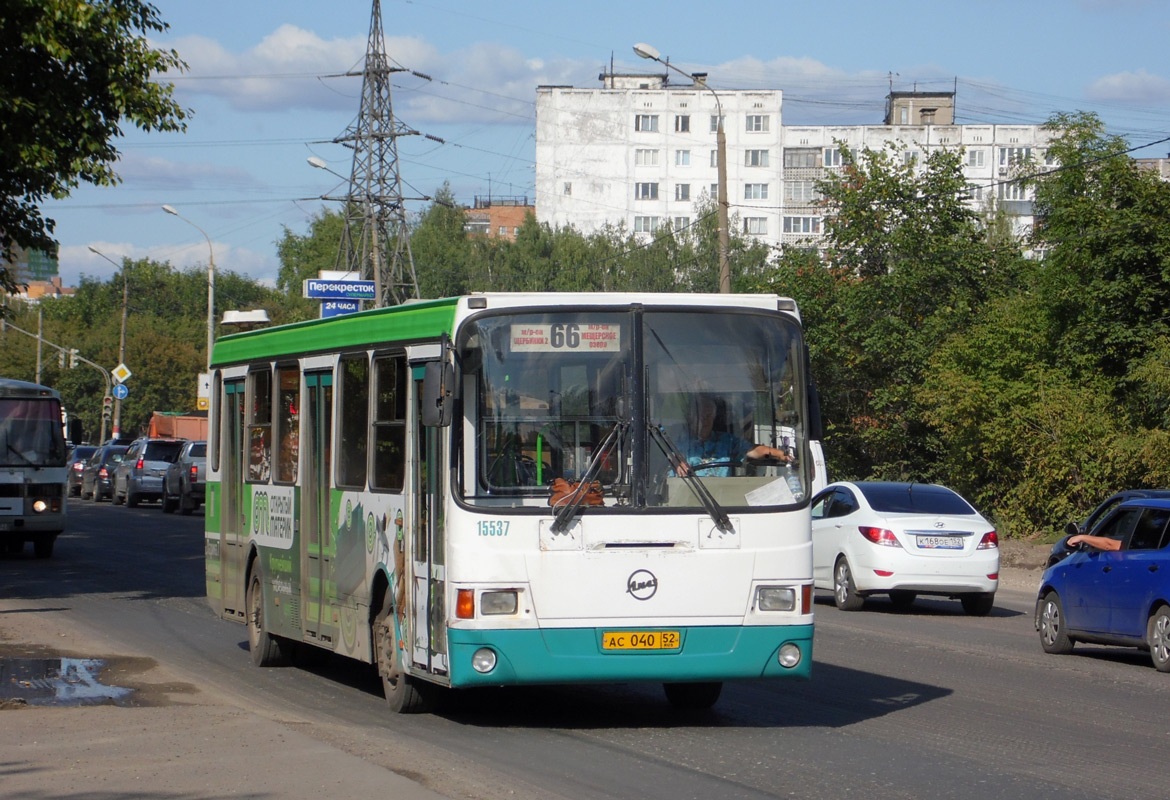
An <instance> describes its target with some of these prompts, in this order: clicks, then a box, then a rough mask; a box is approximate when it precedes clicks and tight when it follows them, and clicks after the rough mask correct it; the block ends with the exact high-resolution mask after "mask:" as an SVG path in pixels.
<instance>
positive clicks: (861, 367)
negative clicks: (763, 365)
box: [772, 145, 1018, 479]
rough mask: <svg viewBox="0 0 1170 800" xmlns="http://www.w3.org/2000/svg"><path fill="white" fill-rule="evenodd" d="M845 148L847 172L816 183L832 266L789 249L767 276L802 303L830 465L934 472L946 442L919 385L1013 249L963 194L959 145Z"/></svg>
mask: <svg viewBox="0 0 1170 800" xmlns="http://www.w3.org/2000/svg"><path fill="white" fill-rule="evenodd" d="M841 150H842V155H843V161H844V165H843V169H842V171H841V173H840V174H838V175H834V176H832V177H831V178H830V179H829V180H827V181H824V182H822V183H821V184H820V186H819V190H820V192H821V195H822V197H823V203H824V206H825V212H826V221H825V233H826V239H827V244H828V247H827V249H826V253H825V256H824V258H825V262H826V264H827V266H823V265H818V263H817V261H818V259H817V258H816V257H815V256H814V255H812V254H810V253H807V252H801V251H793V250H789V251H786V252H785V253H784V254H783V255H782V256H781V258H780V260H779V267H778V269H777V271H776V272H775V273H774V276H773V280H772V288H773V290H774V291H777V292H779V293H781V294H788V295H791V296H793V297H794V298H795V299H796V300H797V301H798V303H799V304H800V306H801V308H802V310H803V312H804V314H805V317H804V319H805V323H806V328H807V330H808V338H809V341H810V342H812V343H813V345H812V346H811V347H810V351H811V356H812V363H813V372H814V374H815V375H816V376H817V381H818V386H819V388H820V393H821V406H822V411H823V415H824V421H825V427H826V442H825V445H826V449H827V451H828V453H829V455H830V456H831V457H832V458H833V460H834V461H833V463H834V468H835V472H836V473H837V474H840V475H846V476H851V477H882V478H892V479H904V478H914V479H924V478H931V477H933V476H934V474H935V470H936V463H937V460H938V457H939V453H940V451H941V450H942V448H943V445H942V443H941V442H940V441H939V440H938V437H937V433H936V431H935V430H934V428H933V427H932V426H931V424H930V423H929V421H928V419H927V417H926V415H925V409H924V408H923V407H922V406H921V405H920V403H919V400H918V398H917V396H916V389H917V387H918V385H919V384H920V383H921V381H922V378H923V371H924V369H925V368H926V365H927V364H928V362H929V360H930V357H931V355H932V354H933V352H934V351H935V349H936V348H937V347H938V346H939V345H940V344H941V343H942V342H943V341H945V339H946V338H947V337H948V336H950V335H951V334H952V333H953V332H954V331H955V330H961V329H963V328H965V327H966V326H967V325H969V324H970V323H971V321H972V320H973V319H974V318H975V316H976V314H977V313H978V310H979V309H980V308H981V307H982V306H983V304H984V303H985V302H986V301H987V299H988V298H989V297H990V296H991V295H992V294H993V293H994V292H995V291H996V287H997V285H998V282H999V281H1001V278H1000V274H1001V273H1004V272H1010V271H1012V270H1013V269H1014V268H1015V267H1014V261H1015V259H1017V258H1018V253H1015V252H1009V251H1004V250H999V251H997V250H996V249H995V248H993V247H992V246H991V244H990V242H989V239H988V237H987V236H986V235H985V232H984V229H983V227H982V225H981V224H980V220H979V217H978V215H977V214H976V212H975V211H974V210H973V209H971V208H970V207H968V206H967V204H966V203H965V202H964V201H963V198H964V195H965V190H966V181H965V179H964V176H963V170H962V154H961V151H953V150H935V151H932V152H930V153H929V154H928V155H927V156H926V157H925V159H924V161H923V162H922V163H921V164H920V165H916V164H915V163H914V162H913V160H912V159H911V158H909V157H908V156H907V155H906V153H907V152H908V151H907V150H906V148H905V147H904V146H900V145H898V146H889V147H887V148H885V149H883V150H878V151H871V150H863V151H860V152H854V151H852V150H850V149H849V148H847V147H844V146H842V147H841Z"/></svg>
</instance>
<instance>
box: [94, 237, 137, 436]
mask: <svg viewBox="0 0 1170 800" xmlns="http://www.w3.org/2000/svg"><path fill="white" fill-rule="evenodd" d="M89 251H90V252H91V253H95V254H96V255H99V256H101V257H102V258H104V259H105V260H106V261H109V262H110V263H111V264H113V265H114V266H115V267H116V266H118V262H116V261H114V259H112V258H110V257H109V256H107V255H106V254H105V253H103V252H102V251H101V250H98V249H97V248H96V247H94V246H93V245H92V244H91V245H90V246H89ZM121 268H122V335H121V338H120V340H119V342H118V364H119V365H121V364H125V363H126V308H127V306H128V301H129V297H130V278H129V276H128V275H127V273H126V262H125V261H124V260H123V262H122V265H121ZM113 427H114V430H113V434H114V437H115V438H117V436H118V434H120V433H121V432H122V399H121V398H119V397H115V398H114V426H113Z"/></svg>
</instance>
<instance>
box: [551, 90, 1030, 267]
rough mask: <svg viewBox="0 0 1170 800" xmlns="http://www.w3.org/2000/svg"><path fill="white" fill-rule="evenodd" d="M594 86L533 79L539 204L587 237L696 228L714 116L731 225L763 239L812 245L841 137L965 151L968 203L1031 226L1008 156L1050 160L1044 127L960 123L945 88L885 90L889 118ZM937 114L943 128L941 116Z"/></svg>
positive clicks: (749, 94) (712, 190) (867, 144)
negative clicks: (837, 121)
mask: <svg viewBox="0 0 1170 800" xmlns="http://www.w3.org/2000/svg"><path fill="white" fill-rule="evenodd" d="M600 78H601V81H602V84H603V85H602V87H601V88H597V89H580V88H574V87H565V86H541V87H538V89H537V100H536V213H537V218H538V219H539V220H540V221H541V222H546V223H548V224H550V225H552V226H554V227H566V226H570V225H571V226H572V227H574V228H576V229H577V230H579V231H581V232H583V233H592V232H594V231H597V230H599V229H601V228H602V227H604V226H605V225H607V224H608V225H618V224H621V223H624V224H625V226H626V228H627V230H630V231H633V232H635V233H638V234H647V235H648V234H652V233H654V232H656V231H658V230H660V229H661V228H662V227H663V226H664V225H665V224H666V223H667V222H669V223H670V224H672V225H673V226H674V228H675V229H676V230H678V229H680V228H683V227H686V226H688V225H690V224H692V223H693V222H694V221H695V219H696V217H697V211H696V202H697V201H698V200H700V199H701V198H703V196H704V195H706V197H707V198H709V199H711V200H713V199H714V198H715V197H716V196H717V178H718V176H717V169H716V161H715V120H716V115H717V111H716V109H717V103H718V104H719V105H721V106H722V110H723V118H724V130H725V134H726V137H727V181H728V192H727V196H728V201H729V203H730V205H731V215H732V223H731V224H732V227H733V229H735V230H736V231H737V232H738V233H740V234H744V235H747V236H754V237H759V238H760V240H761V241H763V242H765V243H767V244H769V245H773V246H776V245H782V244H791V245H803V246H808V245H811V244H815V242H816V241H817V240H818V239H819V238H820V237H821V236H822V232H823V211H822V210H821V209H820V208H818V207H817V205H816V196H815V189H814V187H815V182H816V181H817V180H820V179H823V178H824V177H825V176H826V175H827V174H828V171H830V170H833V169H835V168H838V167H839V166H840V164H841V156H840V152H839V151H838V149H837V142H844V143H846V144H847V145H848V146H849V147H850V148H851V149H854V150H860V149H863V148H869V149H880V148H883V147H884V146H885V145H886V143H888V142H896V141H901V142H903V143H905V144H906V145H907V147H908V150H907V152H906V154H905V157H906V158H911V159H913V158H917V157H919V156H921V155H922V154H924V153H925V152H927V151H929V150H930V149H932V148H939V147H949V148H958V147H963V148H964V149H965V156H964V163H965V165H966V166H965V171H966V175H967V178H968V183H969V185H970V186H971V195H970V200H969V202H971V203H972V204H974V205H977V206H979V207H981V208H982V207H984V206H986V204H987V201H988V199H989V198H992V197H994V198H996V200H997V201H999V202H1002V204H1003V205H1002V208H1004V209H1005V210H1007V211H1008V212H1009V213H1011V214H1013V215H1015V217H1016V228H1017V230H1018V231H1023V230H1025V229H1027V228H1028V227H1030V225H1031V222H1032V219H1031V211H1032V207H1031V201H1030V199H1029V197H1028V196H1027V195H1025V194H1024V193H1023V191H1022V190H1021V189H1020V187H1019V186H1018V184H1015V183H1012V182H1011V181H1010V180H1009V179H1010V177H1011V176H1012V174H1013V173H1012V165H1013V163H1014V162H1015V161H1017V160H1019V159H1022V158H1026V157H1031V158H1032V159H1033V160H1034V161H1035V162H1036V163H1037V164H1039V165H1043V164H1044V163H1045V145H1046V144H1047V142H1048V140H1049V136H1050V134H1049V133H1048V132H1047V131H1043V130H1041V129H1040V126H1037V125H954V124H950V122H951V120H952V118H953V95H947V94H938V93H935V94H930V95H926V94H923V95H915V94H914V93H907V92H898V93H891V95H890V98H888V100H889V104H888V106H887V123H889V122H891V121H892V120H895V119H897V120H903V119H905V120H907V122H911V121H913V122H919V123H924V124H898V125H894V124H883V125H849V126H784V125H782V124H781V100H782V93H781V92H780V91H778V90H774V91H719V92H718V100H717V99H716V93H715V92H714V91H713V90H712V89H710V88H709V87H707V85H706V83H705V78H706V76H705V75H703V74H701V73H700V74H696V75H695V76H694V82H693V83H690V84H685V85H673V84H668V82H667V80H666V79H667V76H665V75H661V74H660V75H614V74H608V73H605V74H602V75H601V76H600ZM940 123H945V124H940Z"/></svg>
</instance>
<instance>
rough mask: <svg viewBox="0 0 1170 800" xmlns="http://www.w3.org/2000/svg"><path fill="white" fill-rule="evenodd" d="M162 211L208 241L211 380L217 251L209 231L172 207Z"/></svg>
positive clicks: (209, 371) (208, 327)
mask: <svg viewBox="0 0 1170 800" xmlns="http://www.w3.org/2000/svg"><path fill="white" fill-rule="evenodd" d="M162 210H163V211H165V212H167V213H168V214H172V215H174V216H176V217H178V218H179V219H181V220H183V222H186V223H187V224H188V225H190V226H191V227H192V228H194V229H195V230H197V231H199V232H200V233H202V234H203V238H204V239H206V240H207V254H208V255H207V377H208V379H210V378H211V347H212V345H214V344H215V250H214V249H212V247H211V237H210V236H208V235H207V231H205V230H203V229H202V228H200V227H199V226H198V225H196V224H195V223H194V222H192V221H191V220H189V219H187V218H186V217H184V216H183V215H182V214H180V213H179V212H178V211H175V209H174V208H173V207H171V206H163V207H162Z"/></svg>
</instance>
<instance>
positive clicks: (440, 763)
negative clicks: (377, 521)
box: [0, 501, 1170, 800]
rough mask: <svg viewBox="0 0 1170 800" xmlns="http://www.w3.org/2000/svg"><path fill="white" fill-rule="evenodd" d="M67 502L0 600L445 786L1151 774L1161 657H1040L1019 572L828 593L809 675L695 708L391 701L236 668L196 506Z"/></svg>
mask: <svg viewBox="0 0 1170 800" xmlns="http://www.w3.org/2000/svg"><path fill="white" fill-rule="evenodd" d="M70 513H71V523H70V530H69V531H68V532H67V533H66V534H65V535H63V536H62V537H61V538H60V539H59V540H58V543H57V549H56V553H55V555H54V557H53V558H52V559H50V560H38V559H35V558H33V556H32V554H31V550H30V551H29V552H27V553H26V554H24V555H23V556H20V557H17V558H11V557H4V558H0V601H3V603H4V604H6V606H7V608H8V610H10V611H13V610H38V611H52V612H53V613H60V614H64V615H67V617H68V619H69V620H70V621H71V623H73V624H76V625H80V626H82V627H84V628H85V629H86V630H89V631H92V632H93V634H94V636H95V639H97V640H100V641H101V642H102V643H103V646H104V648H105V649H106V650H107V651H109V650H110V649H111V648H113V649H116V650H119V651H124V652H126V653H133V654H136V655H145V656H148V657H150V658H153V659H155V660H157V661H158V662H159V663H160V664H162V665H164V666H166V667H167V668H168V669H169V670H171V672H172V673H173V674H176V675H179V676H181V677H182V679H183V680H184V681H186V682H189V683H190V685H191V686H192V687H194V690H195V691H201V692H208V693H213V694H215V695H216V696H219V697H222V698H224V700H225V702H227V703H230V704H232V705H234V706H237V707H240V708H246V709H249V710H252V711H255V712H256V713H258V714H262V715H265V716H267V717H269V718H272V719H275V720H278V721H280V722H281V723H282V724H284V725H286V726H288V727H289V729H290V730H291V729H293V728H295V729H296V730H297V731H299V732H308V733H309V734H310V735H312V736H314V737H316V738H317V739H319V740H320V741H322V742H325V743H327V744H328V745H329V746H331V747H333V748H335V749H336V750H337V751H341V752H344V753H345V754H346V755H347V756H348V757H352V756H356V757H358V758H361V759H362V760H364V761H367V762H370V763H377V764H381V765H383V766H385V767H387V768H389V769H391V770H392V771H394V772H397V773H399V774H400V775H405V776H407V777H410V778H412V779H413V780H416V781H418V782H419V783H421V784H423V785H425V786H427V787H429V788H430V789H432V790H437V791H439V792H441V793H443V794H446V795H448V796H450V797H469V798H496V797H500V796H502V795H503V796H509V797H514V798H518V800H525V799H526V798H549V797H563V798H573V799H574V800H579V799H580V800H585V799H592V798H631V797H639V798H669V800H684V799H685V798H711V797H723V798H775V797H785V798H787V797H816V798H847V797H858V798H861V797H865V798H882V799H883V800H887V799H889V798H958V799H962V800H966V799H967V798H970V799H971V800H976V799H978V800H993V799H994V798H1036V799H1037V800H1041V799H1043V798H1086V799H1087V798H1125V799H1126V800H1128V799H1129V798H1135V797H1141V796H1149V795H1151V794H1152V793H1153V792H1154V791H1156V786H1157V785H1158V783H1159V782H1160V781H1159V780H1158V776H1159V775H1160V774H1162V773H1161V768H1160V766H1159V765H1160V764H1161V763H1162V760H1161V756H1162V754H1163V753H1164V752H1165V751H1164V750H1163V749H1162V748H1163V747H1165V746H1166V744H1167V737H1168V736H1170V731H1168V728H1167V726H1166V713H1167V708H1168V704H1170V675H1162V674H1159V673H1157V672H1156V671H1155V670H1154V669H1153V667H1152V666H1151V665H1150V661H1149V658H1148V656H1147V655H1146V654H1144V653H1139V652H1137V651H1130V650H1125V649H1113V648H1093V647H1085V646H1080V647H1078V649H1077V651H1076V654H1074V655H1072V656H1067V657H1056V656H1047V655H1045V654H1043V653H1042V652H1041V650H1040V647H1039V642H1038V639H1037V636H1036V633H1035V632H1034V630H1033V628H1032V620H1031V609H1032V604H1033V601H1034V597H1033V596H1032V595H1031V594H1030V593H1028V592H1025V591H1020V590H1010V589H1001V591H1000V593H999V595H998V596H997V607H996V609H995V610H994V611H993V613H992V615H991V616H989V617H985V618H972V617H967V616H965V615H964V614H963V613H962V611H961V609H960V608H959V605H958V603H957V602H948V601H942V600H938V601H935V600H920V601H919V602H918V603H917V604H916V605H915V606H914V608H913V609H912V610H911V611H910V612H908V613H900V612H895V611H894V610H893V609H892V608H891V607H890V606H889V605H888V604H887V603H886V602H885V601H883V600H873V601H871V602H870V603H869V604H868V605H867V607H866V609H865V610H863V611H861V612H855V613H845V612H840V611H837V610H836V609H835V608H834V607H833V605H832V603H831V602H830V599H829V598H828V596H827V595H825V596H824V597H821V598H818V605H817V616H816V640H815V650H814V655H815V663H814V667H813V679H812V680H811V681H809V682H804V683H788V682H766V681H748V682H739V683H733V684H729V685H727V686H726V687H725V689H724V693H723V697H722V698H721V700H720V701H719V704H718V705H717V706H716V708H715V709H714V710H713V711H711V712H705V713H701V714H683V713H679V712H677V711H675V710H673V709H672V708H671V707H670V706H669V705H668V704H667V702H666V700H665V698H664V697H663V695H662V692H661V689H660V688H659V687H657V686H641V685H621V686H601V687H582V686H574V687H557V688H524V689H508V690H498V691H484V692H474V693H467V694H461V695H459V696H457V697H453V698H451V699H450V702H448V703H446V704H445V705H444V707H443V708H441V709H440V711H439V712H438V713H436V714H432V715H424V716H394V715H392V714H390V713H389V712H388V711H387V710H386V709H385V708H384V706H383V704H382V699H381V696H380V687H379V684H378V681H377V680H376V678H375V676H374V675H373V674H372V671H371V669H370V668H368V667H365V666H362V665H359V664H355V663H353V662H349V661H346V660H344V659H339V658H334V657H326V658H323V659H318V660H315V661H314V662H312V663H300V664H296V665H294V666H290V667H286V668H276V669H266V670H260V669H255V668H253V667H252V666H251V663H250V661H249V658H248V653H247V649H246V644H245V634H244V628H243V627H242V626H240V625H236V624H233V623H230V622H224V621H220V620H217V619H215V618H214V617H213V616H212V614H211V612H210V611H209V610H208V608H207V605H206V602H205V601H204V599H203V561H202V559H203V540H202V533H201V527H202V522H203V520H202V517H201V516H199V515H198V514H196V515H195V516H193V517H181V516H178V515H164V514H162V513H161V512H160V511H159V510H158V507H157V506H151V505H147V506H142V507H139V508H137V509H127V508H124V507H113V506H111V505H109V504H108V503H106V504H101V505H97V506H95V505H94V504H93V503H81V502H76V501H75V502H73V503H72V504H71V508H70ZM15 616H16V615H9V616H8V617H7V618H5V617H3V616H0V624H3V623H5V622H8V623H12V621H13V619H15ZM8 627H11V625H9V626H8ZM0 722H3V718H2V717H0ZM3 730H4V726H3V725H0V742H3V739H4V733H3ZM322 768H323V769H328V765H322ZM46 796H54V795H46Z"/></svg>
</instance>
